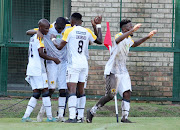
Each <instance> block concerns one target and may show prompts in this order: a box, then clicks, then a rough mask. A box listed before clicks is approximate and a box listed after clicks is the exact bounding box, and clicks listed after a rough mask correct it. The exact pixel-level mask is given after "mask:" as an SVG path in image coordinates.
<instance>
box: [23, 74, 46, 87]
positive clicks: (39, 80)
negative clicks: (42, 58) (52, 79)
mask: <svg viewBox="0 0 180 130" xmlns="http://www.w3.org/2000/svg"><path fill="white" fill-rule="evenodd" d="M25 80H26V81H27V82H28V83H29V84H30V85H31V87H32V90H34V89H44V88H48V80H47V74H46V73H43V74H42V75H41V76H27V77H26V78H25Z"/></svg>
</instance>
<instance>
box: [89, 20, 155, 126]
mask: <svg viewBox="0 0 180 130" xmlns="http://www.w3.org/2000/svg"><path fill="white" fill-rule="evenodd" d="M140 26H141V24H137V25H135V26H134V27H133V26H132V23H131V21H130V20H128V19H123V20H122V21H121V22H120V28H121V29H122V32H120V33H118V34H116V35H115V40H114V42H113V45H112V49H111V52H110V59H109V60H108V62H107V64H106V66H105V71H104V74H105V78H106V88H105V89H106V93H105V96H103V97H102V98H101V99H100V100H99V101H98V103H97V104H95V105H94V106H93V107H92V108H91V109H89V110H87V118H86V121H87V123H92V119H93V117H94V115H95V113H96V111H97V110H98V109H99V108H100V107H103V106H104V105H105V104H106V103H107V102H109V101H110V100H112V99H113V98H114V94H116V93H114V92H113V90H114V89H116V91H117V92H119V94H120V96H121V97H122V103H121V108H122V117H121V122H123V123H131V121H130V120H128V114H129V110H130V97H131V91H132V88H131V80H130V76H129V73H128V70H127V68H126V59H127V56H128V53H129V48H130V47H131V46H132V47H136V46H139V45H140V44H141V43H143V42H144V41H146V40H147V39H150V38H151V37H152V36H153V35H154V34H155V33H156V30H153V31H151V32H150V33H149V34H148V35H147V36H146V37H144V38H142V39H139V40H137V41H133V40H132V38H131V36H132V35H133V32H135V31H137V30H138V29H139V28H140Z"/></svg>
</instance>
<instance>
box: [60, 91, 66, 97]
mask: <svg viewBox="0 0 180 130" xmlns="http://www.w3.org/2000/svg"><path fill="white" fill-rule="evenodd" d="M66 96H67V92H60V93H59V97H66Z"/></svg>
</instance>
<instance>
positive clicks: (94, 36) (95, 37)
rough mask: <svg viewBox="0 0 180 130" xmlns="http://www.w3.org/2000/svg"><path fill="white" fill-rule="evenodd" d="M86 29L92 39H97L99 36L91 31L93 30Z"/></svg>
mask: <svg viewBox="0 0 180 130" xmlns="http://www.w3.org/2000/svg"><path fill="white" fill-rule="evenodd" d="M85 29H86V30H87V31H88V32H89V33H90V34H91V35H92V37H93V38H94V40H96V39H97V36H96V35H95V34H94V33H93V32H92V31H91V29H89V28H85Z"/></svg>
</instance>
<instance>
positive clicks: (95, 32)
mask: <svg viewBox="0 0 180 130" xmlns="http://www.w3.org/2000/svg"><path fill="white" fill-rule="evenodd" d="M97 17H98V16H96V17H95V18H94V19H93V20H91V24H92V27H93V29H94V34H95V35H96V36H98V31H97V28H96V23H95V21H94V20H95V19H96V18H97Z"/></svg>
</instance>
